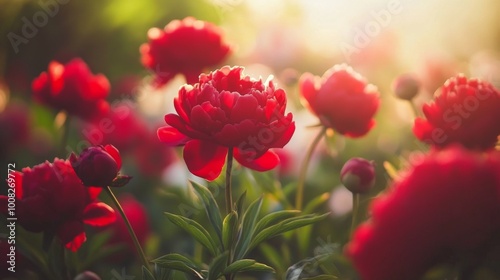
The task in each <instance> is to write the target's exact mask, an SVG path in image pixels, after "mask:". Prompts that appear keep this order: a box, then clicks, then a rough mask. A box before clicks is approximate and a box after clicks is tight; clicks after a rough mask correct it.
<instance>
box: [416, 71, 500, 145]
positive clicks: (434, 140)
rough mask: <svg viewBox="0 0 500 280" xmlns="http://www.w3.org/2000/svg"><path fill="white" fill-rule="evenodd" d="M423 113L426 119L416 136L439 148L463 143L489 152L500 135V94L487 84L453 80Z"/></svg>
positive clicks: (419, 122)
mask: <svg viewBox="0 0 500 280" xmlns="http://www.w3.org/2000/svg"><path fill="white" fill-rule="evenodd" d="M423 112H424V114H425V116H426V119H423V118H417V119H416V120H415V125H414V127H413V132H414V133H415V135H416V136H417V138H418V139H420V140H422V141H425V142H427V143H429V144H431V145H433V146H435V147H441V148H442V147H444V146H447V145H449V144H452V143H460V144H462V145H463V146H465V147H467V148H469V149H479V150H488V149H491V148H493V147H495V143H496V142H497V137H498V136H499V135H500V92H499V91H498V90H496V89H495V88H494V87H493V86H492V85H491V84H489V83H487V82H484V81H480V80H477V79H469V80H467V78H466V77H465V76H463V75H458V76H456V77H453V78H450V79H449V80H448V81H446V83H445V84H444V86H443V87H442V88H441V90H440V91H439V92H438V93H437V95H436V96H435V97H434V101H433V102H431V103H428V104H425V105H424V107H423Z"/></svg>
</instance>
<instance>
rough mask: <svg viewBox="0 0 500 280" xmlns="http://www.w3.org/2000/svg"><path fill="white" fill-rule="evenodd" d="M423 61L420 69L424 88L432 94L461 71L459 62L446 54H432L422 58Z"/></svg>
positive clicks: (419, 72) (419, 75) (420, 77)
mask: <svg viewBox="0 0 500 280" xmlns="http://www.w3.org/2000/svg"><path fill="white" fill-rule="evenodd" d="M422 61H423V63H422V65H420V67H419V70H418V77H419V80H420V81H421V82H422V88H423V89H424V90H425V91H427V92H428V93H429V94H430V95H431V96H432V95H433V94H434V92H435V91H436V90H438V89H439V87H440V86H442V85H443V83H444V82H445V81H446V80H447V79H448V78H449V77H452V76H455V75H457V74H458V73H459V72H460V71H459V69H460V68H459V67H458V62H456V61H455V60H454V59H453V58H451V57H448V56H447V55H444V54H432V55H429V56H427V57H426V58H425V59H422Z"/></svg>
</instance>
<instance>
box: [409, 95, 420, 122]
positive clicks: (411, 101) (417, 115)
mask: <svg viewBox="0 0 500 280" xmlns="http://www.w3.org/2000/svg"><path fill="white" fill-rule="evenodd" d="M408 102H410V105H411V109H412V111H413V114H414V115H415V118H417V117H420V112H419V110H418V108H417V106H416V105H415V102H413V99H412V100H408Z"/></svg>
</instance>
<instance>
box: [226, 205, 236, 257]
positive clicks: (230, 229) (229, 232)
mask: <svg viewBox="0 0 500 280" xmlns="http://www.w3.org/2000/svg"><path fill="white" fill-rule="evenodd" d="M237 230H238V214H237V213H236V212H235V211H233V212H231V213H229V214H228V215H227V216H226V218H224V222H222V244H223V245H224V248H225V249H228V250H229V249H230V248H232V245H233V242H234V238H235V236H234V235H235V232H236V231H237Z"/></svg>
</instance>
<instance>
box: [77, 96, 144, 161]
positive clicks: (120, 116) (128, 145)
mask: <svg viewBox="0 0 500 280" xmlns="http://www.w3.org/2000/svg"><path fill="white" fill-rule="evenodd" d="M147 133H148V127H147V124H146V123H145V121H144V120H143V119H142V118H141V117H140V116H139V115H138V113H137V112H136V110H135V108H134V105H133V104H132V103H129V102H119V103H116V104H113V106H112V107H111V110H110V111H109V112H108V114H106V115H105V116H103V117H101V118H99V119H95V120H93V121H92V122H87V123H86V124H85V126H84V127H83V128H82V134H83V137H84V138H85V139H87V141H88V142H90V143H91V144H92V145H102V144H104V143H106V144H111V145H113V146H115V147H116V148H117V149H118V150H119V151H120V152H125V153H126V152H128V151H129V150H131V149H133V148H134V147H135V146H137V145H139V144H140V142H141V138H142V135H144V134H147Z"/></svg>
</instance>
